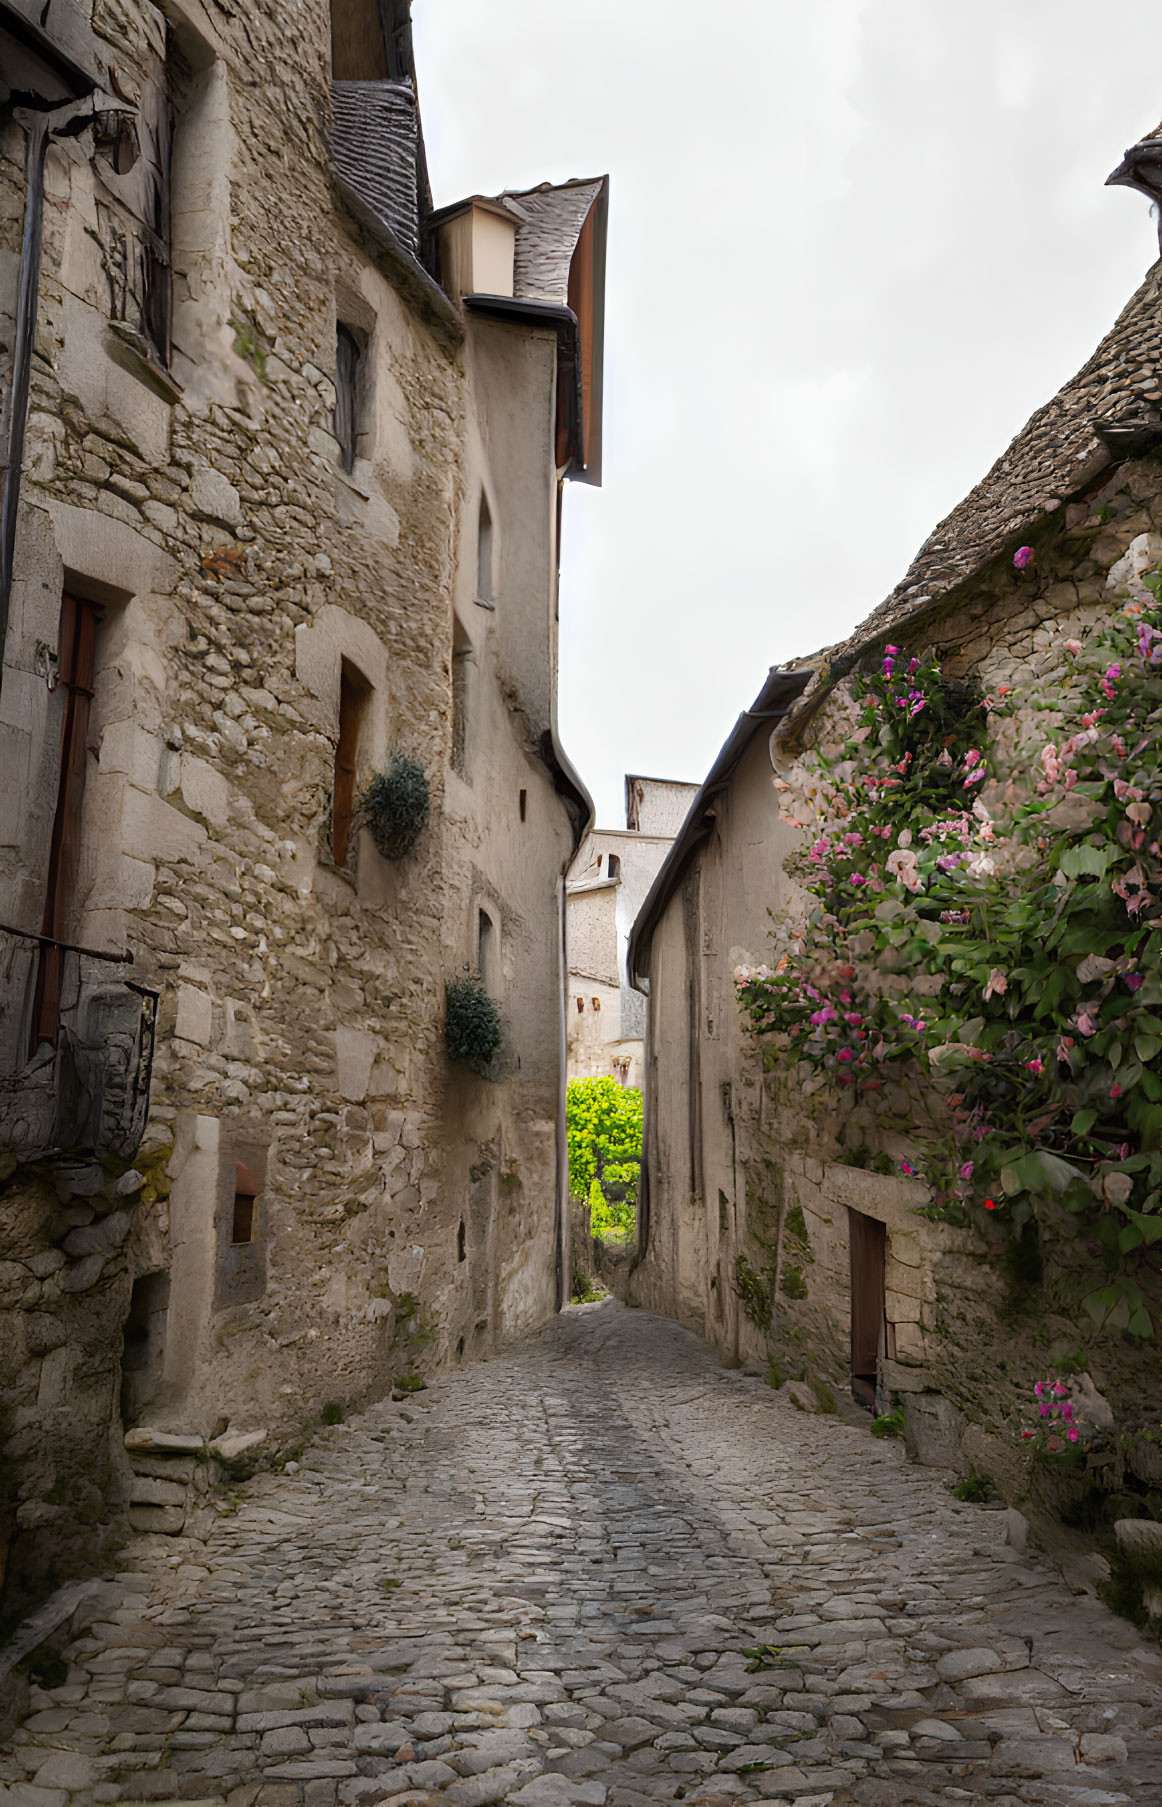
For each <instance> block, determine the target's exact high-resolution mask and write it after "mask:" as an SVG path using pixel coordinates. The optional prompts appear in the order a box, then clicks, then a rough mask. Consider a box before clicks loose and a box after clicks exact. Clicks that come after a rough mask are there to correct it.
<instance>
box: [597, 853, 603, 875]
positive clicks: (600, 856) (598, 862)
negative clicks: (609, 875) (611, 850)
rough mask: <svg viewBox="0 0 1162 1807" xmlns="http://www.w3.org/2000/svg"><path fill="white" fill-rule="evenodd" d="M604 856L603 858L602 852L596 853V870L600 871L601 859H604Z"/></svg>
mask: <svg viewBox="0 0 1162 1807" xmlns="http://www.w3.org/2000/svg"><path fill="white" fill-rule="evenodd" d="M604 858H605V855H604V854H603V853H599V854H598V855H597V870H598V872H600V871H601V864H602V861H603V860H604Z"/></svg>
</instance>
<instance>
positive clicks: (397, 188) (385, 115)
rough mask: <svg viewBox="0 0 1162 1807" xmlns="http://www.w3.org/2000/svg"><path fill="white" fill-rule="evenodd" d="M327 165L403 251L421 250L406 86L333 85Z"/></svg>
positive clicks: (413, 123)
mask: <svg viewBox="0 0 1162 1807" xmlns="http://www.w3.org/2000/svg"><path fill="white" fill-rule="evenodd" d="M331 112H332V119H333V126H332V133H331V163H332V165H333V167H334V169H335V171H336V173H337V174H338V175H339V176H341V177H342V178H343V180H344V182H346V183H347V184H348V186H349V187H351V188H352V189H354V190H355V192H356V193H357V194H358V196H359V198H360V200H361V201H362V202H363V204H364V206H365V207H367V208H369V209H370V211H371V212H372V213H373V214H374V215H375V216H376V218H377V219H379V220H380V221H381V222H382V224H384V225H385V226H388V227H390V229H391V231H392V232H393V233H394V234H395V236H396V238H397V239H398V240H399V242H400V244H401V245H403V247H404V248H405V250H407V251H410V252H411V254H412V256H413V257H414V256H416V255H417V254H418V251H419V236H420V235H419V218H418V213H419V201H418V188H417V181H416V159H417V155H418V148H419V123H418V116H417V113H416V97H415V94H414V93H413V91H412V87H411V84H410V82H389V81H376V82H332V83H331Z"/></svg>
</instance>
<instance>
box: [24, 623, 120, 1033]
mask: <svg viewBox="0 0 1162 1807" xmlns="http://www.w3.org/2000/svg"><path fill="white" fill-rule="evenodd" d="M102 615H103V611H102V610H101V609H100V608H99V607H98V606H97V605H96V604H95V603H92V602H82V601H80V600H79V599H78V598H77V597H75V596H65V598H64V600H63V605H62V608H61V628H60V642H59V652H58V656H57V672H58V680H57V681H58V684H59V686H60V688H61V689H63V691H64V693H65V711H64V721H63V723H62V725H61V756H60V766H59V770H58V776H57V799H56V814H55V816H54V818H53V825H52V837H51V839H50V841H49V852H48V876H47V879H46V882H45V898H44V917H43V920H42V926H41V933H42V934H44V935H46V936H49V937H51V939H52V940H53V941H64V940H66V939H67V938H68V934H69V930H70V929H71V927H72V926H73V925H72V921H71V918H72V911H73V897H74V892H75V889H76V882H77V870H78V864H79V859H80V851H81V810H82V805H83V802H84V795H85V769H86V764H87V761H88V757H89V752H88V744H87V743H88V738H89V715H90V712H91V710H92V704H93V672H94V668H95V660H96V645H97V624H98V622H99V621H100V620H101V619H102ZM63 962H64V953H63V950H62V949H61V948H59V947H52V946H47V945H45V946H42V948H41V950H40V960H39V964H38V968H37V979H36V997H35V1001H34V1007H33V1018H32V1041H31V1052H32V1053H34V1054H35V1052H36V1050H37V1049H38V1048H39V1047H40V1046H41V1045H42V1044H43V1043H45V1042H47V1043H48V1044H49V1045H50V1046H51V1047H55V1046H56V1038H57V1015H58V1012H59V1010H60V999H61V980H62V968H63Z"/></svg>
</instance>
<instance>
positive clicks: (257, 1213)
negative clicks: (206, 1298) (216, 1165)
mask: <svg viewBox="0 0 1162 1807" xmlns="http://www.w3.org/2000/svg"><path fill="white" fill-rule="evenodd" d="M239 1153H241V1154H242V1155H243V1156H244V1157H245V1158H244V1159H242V1160H239V1159H238V1158H237V1156H238V1154H239ZM265 1187H266V1154H265V1151H264V1150H263V1149H261V1148H257V1147H251V1148H243V1149H241V1150H237V1151H235V1153H234V1154H233V1156H232V1157H230V1158H227V1159H226V1160H224V1161H223V1162H222V1165H221V1168H220V1169H219V1174H218V1216H217V1223H218V1230H217V1244H218V1259H217V1281H216V1285H215V1299H214V1303H215V1307H216V1308H217V1309H218V1310H222V1309H224V1308H226V1307H228V1306H232V1305H245V1304H248V1303H249V1302H250V1301H252V1300H254V1299H260V1298H261V1297H262V1295H263V1293H264V1292H265V1291H266V1242H267V1238H266V1225H265V1223H264V1221H263V1220H264V1215H265V1211H264V1205H263V1197H262V1195H263V1192H264V1190H265Z"/></svg>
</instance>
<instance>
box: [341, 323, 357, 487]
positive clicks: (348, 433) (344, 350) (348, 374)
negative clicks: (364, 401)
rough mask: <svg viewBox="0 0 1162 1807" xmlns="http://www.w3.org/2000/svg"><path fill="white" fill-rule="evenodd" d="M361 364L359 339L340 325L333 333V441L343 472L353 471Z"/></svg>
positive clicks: (348, 328)
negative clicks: (335, 444) (334, 439)
mask: <svg viewBox="0 0 1162 1807" xmlns="http://www.w3.org/2000/svg"><path fill="white" fill-rule="evenodd" d="M362 361H363V352H362V349H361V347H360V344H359V341H358V339H357V338H356V337H355V334H354V333H353V332H352V331H351V329H350V327H347V326H344V325H342V323H340V325H339V326H338V327H337V329H336V333H335V438H336V439H337V440H338V441H339V462H340V463H341V464H342V466H343V469H344V470H345V471H353V470H354V469H355V449H356V444H357V441H358V437H359V378H360V374H361V372H360V366H361V364H362Z"/></svg>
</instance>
